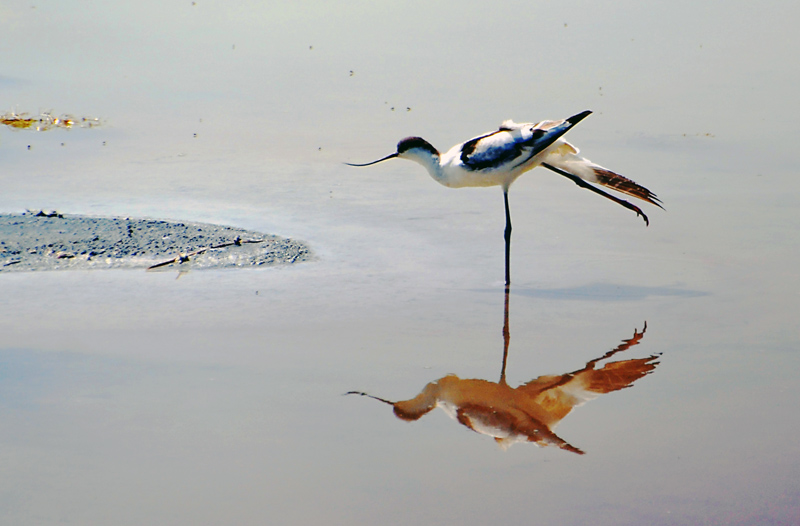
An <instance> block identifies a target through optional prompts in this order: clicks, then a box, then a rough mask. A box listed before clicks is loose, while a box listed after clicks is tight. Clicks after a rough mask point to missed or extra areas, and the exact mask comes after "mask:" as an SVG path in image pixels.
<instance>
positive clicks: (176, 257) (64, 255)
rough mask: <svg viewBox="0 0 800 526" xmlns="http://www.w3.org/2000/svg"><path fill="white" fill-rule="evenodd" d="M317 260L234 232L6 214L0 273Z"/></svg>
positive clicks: (300, 246)
mask: <svg viewBox="0 0 800 526" xmlns="http://www.w3.org/2000/svg"><path fill="white" fill-rule="evenodd" d="M312 258H313V254H312V251H311V249H310V248H309V247H308V246H307V245H306V244H304V243H303V242H301V241H297V240H294V239H288V238H283V237H279V236H274V235H269V234H264V233H261V232H255V231H251V230H245V229H242V228H236V227H232V226H224V225H214V224H208V223H194V222H188V221H165V220H159V219H143V218H130V217H124V218H123V217H91V216H82V215H68V214H61V213H58V212H44V211H39V212H26V213H23V214H0V272H15V271H16V272H19V271H43V270H88V269H112V268H142V269H172V268H176V267H180V268H187V269H188V268H191V269H210V268H226V267H256V266H265V265H266V266H269V265H288V264H292V263H299V262H303V261H308V260H310V259H312Z"/></svg>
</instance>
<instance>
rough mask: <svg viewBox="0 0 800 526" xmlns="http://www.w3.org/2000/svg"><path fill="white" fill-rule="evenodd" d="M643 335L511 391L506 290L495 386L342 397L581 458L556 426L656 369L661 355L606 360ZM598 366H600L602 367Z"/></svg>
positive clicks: (460, 384) (437, 385) (468, 383)
mask: <svg viewBox="0 0 800 526" xmlns="http://www.w3.org/2000/svg"><path fill="white" fill-rule="evenodd" d="M646 330H647V323H645V324H644V327H643V328H642V330H641V332H639V331H636V330H634V334H633V337H631V338H629V339H627V340H623V341H622V343H621V344H620V345H618V346H617V347H616V348H615V349H613V350H611V351H608V352H607V353H605V354H603V355H602V356H600V357H598V358H595V359H594V360H590V361H589V362H587V363H586V365H585V366H584V367H582V368H581V369H578V370H576V371H572V372H569V373H565V374H561V375H547V376H539V377H538V378H535V379H533V380H531V381H530V382H527V383H525V384H523V385H520V386H519V387H516V388H512V387H511V386H509V385H508V384H507V383H506V362H507V359H508V346H509V341H510V331H509V325H508V288H506V296H505V323H504V325H503V345H504V349H503V365H502V369H501V372H500V380H499V381H498V382H491V381H488V380H480V379H461V378H459V377H458V376H456V375H453V374H450V375H447V376H445V377H444V378H440V379H439V380H436V381H434V382H431V383H429V384H428V385H426V386H425V388H424V389H423V390H422V392H421V393H420V394H418V395H417V396H415V397H414V398H412V399H410V400H401V401H399V402H390V401H388V400H384V399H382V398H378V397H376V396H372V395H370V394H367V393H364V392H360V391H351V392H349V393H346V394H358V395H362V396H368V397H370V398H373V399H375V400H379V401H381V402H384V403H386V404H390V405H391V406H392V407H393V408H394V414H395V415H396V416H397V417H398V418H400V419H402V420H406V421H413V420H418V419H419V418H421V417H422V416H424V415H425V414H427V413H429V412H430V411H431V410H433V409H434V408H435V407H436V406H439V407H441V408H442V409H444V410H445V411H446V412H447V413H448V414H449V415H450V416H451V417H452V418H454V419H455V420H457V421H458V422H459V423H460V424H462V425H464V426H466V427H468V428H470V429H472V430H473V431H476V432H478V433H481V434H484V435H489V436H491V437H493V438H494V439H495V441H496V442H497V443H498V444H499V445H500V446H501V447H502V448H504V449H505V448H508V447H509V446H511V445H512V444H514V443H516V442H533V443H535V444H536V445H538V446H542V447H544V446H556V447H558V448H560V449H563V450H566V451H572V452H573V453H578V454H580V455H582V454H583V451H581V450H580V449H578V448H576V447H574V446H572V445H570V444H569V443H568V442H566V441H565V440H563V439H562V438H561V437H559V436H558V435H556V434H555V432H554V430H555V428H556V426H557V425H558V423H559V422H560V421H561V420H562V419H563V418H564V417H565V416H567V415H568V414H569V413H570V412H571V411H572V409H573V408H575V407H578V406H580V405H582V404H584V403H586V402H588V401H589V400H593V399H595V398H597V397H598V396H600V395H601V394H605V393H610V392H613V391H619V390H620V389H624V388H626V387H630V386H631V385H632V384H633V382H635V381H636V380H638V379H640V378H642V377H643V376H645V375H647V374H648V373H650V372H652V371H653V370H654V369H655V368H656V366H657V365H658V363H659V362H658V361H657V359H658V356H659V355H651V356H648V357H646V358H634V359H630V360H619V361H609V360H610V359H611V358H612V357H613V356H615V355H616V354H618V353H621V352H623V351H625V350H627V349H629V348H631V347H633V346H634V345H637V344H638V343H639V342H640V341H641V340H642V338H644V333H645V331H646ZM600 362H603V363H602V365H601V363H600Z"/></svg>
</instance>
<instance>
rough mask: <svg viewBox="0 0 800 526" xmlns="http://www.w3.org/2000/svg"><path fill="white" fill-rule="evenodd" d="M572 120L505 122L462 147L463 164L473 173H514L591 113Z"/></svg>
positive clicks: (577, 116)
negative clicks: (496, 171) (511, 171)
mask: <svg viewBox="0 0 800 526" xmlns="http://www.w3.org/2000/svg"><path fill="white" fill-rule="evenodd" d="M584 113H585V115H584V114H579V115H576V116H575V117H571V118H570V119H568V120H560V121H542V122H540V123H538V124H531V123H524V124H518V123H515V122H514V121H505V122H504V123H503V124H502V125H501V126H500V129H499V130H497V131H496V132H493V133H489V134H486V135H481V136H480V137H475V138H474V139H470V140H469V141H467V142H465V143H464V144H462V145H461V148H460V160H461V164H462V165H464V166H465V167H466V168H468V169H470V170H503V171H505V170H513V169H515V168H518V167H521V166H522V165H524V164H525V163H527V162H528V161H530V160H531V159H533V158H534V157H535V156H536V155H538V154H539V153H541V152H543V151H544V150H546V149H547V148H549V147H550V146H551V145H552V144H553V143H555V142H556V141H557V140H558V139H559V137H561V136H562V135H564V134H565V133H567V131H569V129H570V128H572V127H573V126H574V125H575V124H577V123H578V122H580V120H581V119H583V117H585V116H586V115H588V112H584Z"/></svg>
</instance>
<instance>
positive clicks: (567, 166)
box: [543, 140, 663, 208]
mask: <svg viewBox="0 0 800 526" xmlns="http://www.w3.org/2000/svg"><path fill="white" fill-rule="evenodd" d="M578 152H579V150H578V149H577V148H576V147H575V146H573V145H572V144H570V143H568V142H566V141H563V140H561V141H559V144H558V147H557V148H554V149H552V150H550V151H549V152H548V153H547V156H546V157H545V158H544V160H543V162H544V163H546V164H549V165H551V166H554V167H556V168H559V169H561V170H564V171H565V172H568V173H570V174H572V175H575V176H577V177H580V178H581V179H583V180H584V181H587V182H590V183H597V184H601V185H603V186H606V187H608V188H612V189H614V190H616V191H618V192H622V193H623V194H626V195H629V196H631V197H636V198H639V199H642V200H643V201H647V202H648V203H651V204H654V205H656V206H657V207H659V208H663V207H662V206H661V201H660V200H659V199H658V197H656V195H655V194H654V193H653V192H651V191H650V190H648V189H647V188H645V187H644V186H641V185H639V184H637V183H635V182H633V181H631V180H630V179H628V178H627V177H623V176H621V175H619V174H618V173H615V172H612V171H611V170H608V169H607V168H603V167H602V166H600V165H599V164H595V163H593V162H591V161H590V160H589V159H586V158H584V157H581V156H579V155H578Z"/></svg>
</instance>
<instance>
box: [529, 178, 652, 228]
mask: <svg viewBox="0 0 800 526" xmlns="http://www.w3.org/2000/svg"><path fill="white" fill-rule="evenodd" d="M542 166H544V167H545V168H547V169H549V170H552V171H554V172H555V173H557V174H559V175H563V176H564V177H566V178H567V179H570V180H571V181H572V182H573V183H575V184H576V185H578V186H580V187H581V188H586V189H587V190H590V191H592V192H594V193H596V194H598V195H602V196H603V197H605V198H606V199H611V200H612V201H614V202H615V203H617V204H619V205H622V206H624V207H625V208H627V209H628V210H633V211H634V212H636V215H637V216H642V219H644V223H645V224H646V225H647V226H650V220H649V219H647V216H646V215H645V213H644V212H642V209H641V208H639V207H638V206H636V205H633V204H631V203H629V202H627V201H625V200H624V199H620V198H619V197H615V196H613V195H611V194H609V193H606V192H604V191H602V190H600V189H599V188H597V187H595V186H592V185H590V184H589V183H587V182H586V181H584V180H583V179H581V178H580V177H578V176H577V175H573V174H571V173H569V172H566V171H564V170H562V169H561V168H556V167H555V166H553V165H550V164H547V163H542ZM656 205H657V206H661V205H658V203H656Z"/></svg>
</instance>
